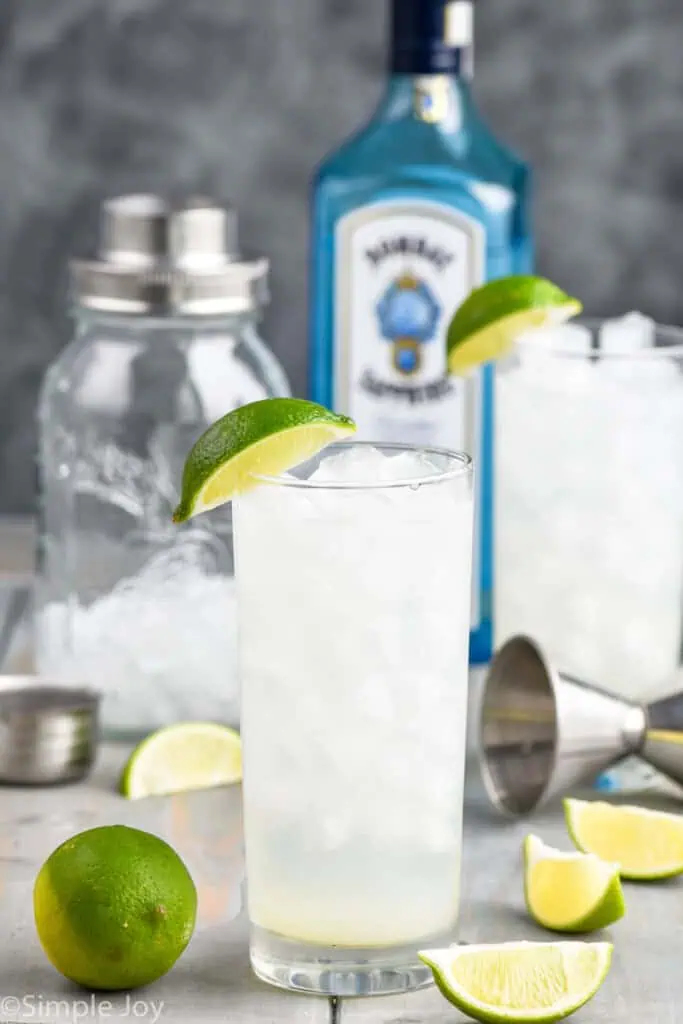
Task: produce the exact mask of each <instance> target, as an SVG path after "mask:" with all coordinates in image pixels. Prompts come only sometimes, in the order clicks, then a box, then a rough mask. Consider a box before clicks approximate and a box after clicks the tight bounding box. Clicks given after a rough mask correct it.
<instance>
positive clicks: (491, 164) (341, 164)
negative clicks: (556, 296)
mask: <svg viewBox="0 0 683 1024" xmlns="http://www.w3.org/2000/svg"><path fill="white" fill-rule="evenodd" d="M391 2H392V8H391V15H392V17H391V44H390V61H389V64H390V75H389V79H388V84H387V89H386V92H385V95H384V97H383V98H382V100H381V102H380V104H379V107H378V109H377V110H376V111H375V113H374V115H373V116H372V118H371V119H370V121H369V122H368V123H367V124H366V125H365V127H363V128H362V129H361V130H360V131H359V132H358V133H357V134H356V135H354V136H353V137H352V138H351V139H349V140H348V141H347V142H345V143H344V144H343V145H342V146H341V147H340V148H339V149H337V151H336V152H334V153H332V154H331V155H330V156H328V157H327V158H326V159H325V160H324V161H323V163H322V165H321V166H320V167H319V168H318V171H317V174H316V176H315V180H314V187H313V218H312V219H313V224H312V267H311V274H312V289H311V353H310V367H311V385H310V393H311V397H312V398H313V399H314V400H316V401H318V402H322V403H323V404H325V405H328V406H331V407H333V408H335V409H336V410H338V411H339V412H345V413H347V414H349V415H351V416H353V417H354V418H355V419H356V421H357V423H358V428H359V436H361V437H365V438H367V439H369V440H376V441H380V440H392V441H403V442H412V443H416V444H426V445H429V444H431V445H436V446H444V447H449V448H464V449H465V450H468V451H469V452H470V453H471V454H472V455H473V456H474V458H475V465H476V480H477V495H476V506H475V508H476V513H475V550H474V574H473V576H474V578H473V602H472V632H471V637H470V661H471V662H472V663H475V664H478V663H482V662H486V661H487V660H488V659H489V657H490V655H491V648H492V640H493V627H492V606H493V595H492V590H493V525H494V524H493V400H494V389H493V369H492V368H491V367H485V368H484V369H483V370H482V372H481V373H480V374H477V375H475V376H474V377H472V378H470V379H467V380H464V379H462V378H458V379H456V378H453V377H449V376H448V374H447V371H446V362H445V335H446V329H447V326H448V322H449V319H450V316H451V315H452V313H453V311H454V310H455V309H456V308H457V307H458V305H460V303H461V302H462V301H463V299H464V298H465V297H466V296H467V295H468V294H469V292H470V291H471V290H472V288H474V287H476V286H477V285H479V284H481V283H483V282H484V281H486V280H490V279H492V278H496V277H502V276H504V275H506V274H516V273H528V272H530V270H531V264H532V242H531V236H530V225H529V172H528V169H527V167H526V166H525V165H524V164H523V163H521V162H520V161H519V160H518V159H517V158H516V157H515V156H514V155H512V154H511V153H510V152H509V151H508V150H507V149H505V148H504V147H503V146H502V145H501V144H500V143H499V142H498V141H497V140H496V139H495V138H494V137H493V135H492V134H491V132H490V131H489V129H488V128H487V127H486V125H485V124H484V122H483V121H482V119H481V118H480V116H479V114H478V113H477V110H476V108H475V106H474V103H473V100H472V96H471V92H470V84H469V77H470V75H469V71H470V69H471V54H472V49H471V44H472V35H471V31H472V4H471V0H391Z"/></svg>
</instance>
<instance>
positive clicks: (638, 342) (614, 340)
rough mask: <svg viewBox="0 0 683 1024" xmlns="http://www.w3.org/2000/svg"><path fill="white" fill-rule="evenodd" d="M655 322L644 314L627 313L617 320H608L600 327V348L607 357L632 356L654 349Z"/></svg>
mask: <svg viewBox="0 0 683 1024" xmlns="http://www.w3.org/2000/svg"><path fill="white" fill-rule="evenodd" d="M655 330H656V326H655V322H654V320H653V319H652V318H651V317H649V316H644V315H643V314H642V313H627V314H626V315H625V316H622V317H619V318H617V319H615V320H606V321H605V322H604V323H603V324H602V326H601V327H600V332H599V348H600V351H601V352H603V353H605V355H630V354H631V353H633V352H642V351H643V350H644V349H648V348H653V347H654V344H655Z"/></svg>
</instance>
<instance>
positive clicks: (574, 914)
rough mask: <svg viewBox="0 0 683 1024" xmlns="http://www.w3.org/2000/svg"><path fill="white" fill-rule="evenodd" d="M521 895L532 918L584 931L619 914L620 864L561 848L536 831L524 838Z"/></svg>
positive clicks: (555, 928)
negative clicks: (551, 843)
mask: <svg viewBox="0 0 683 1024" xmlns="http://www.w3.org/2000/svg"><path fill="white" fill-rule="evenodd" d="M524 899H525V901H526V906H527V910H528V911H529V914H530V916H531V917H532V918H533V920H534V921H536V923H537V924H540V925H542V927H544V928H549V929H550V930H551V931H556V932H575V933H586V932H592V931H596V930H597V929H598V928H606V927H607V926H608V925H610V924H614V922H615V921H618V920H619V918H621V917H623V916H624V912H625V909H626V906H625V903H624V893H623V891H622V888H621V881H620V879H619V865H618V864H614V863H609V862H608V861H604V860H602V859H601V858H600V857H596V855H595V854H593V853H577V852H576V851H574V852H572V853H562V852H561V851H560V850H555V849H554V848H553V847H552V846H546V844H545V843H544V842H543V841H542V840H541V839H539V838H538V837H537V836H533V835H530V836H527V837H526V839H525V840H524Z"/></svg>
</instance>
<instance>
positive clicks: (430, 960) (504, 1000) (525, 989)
mask: <svg viewBox="0 0 683 1024" xmlns="http://www.w3.org/2000/svg"><path fill="white" fill-rule="evenodd" d="M419 956H420V959H421V960H423V961H424V963H426V964H428V965H429V966H430V967H431V968H432V971H433V972H434V980H435V981H436V984H437V985H438V987H439V989H440V990H441V992H442V994H443V995H444V996H445V997H446V999H448V1000H449V1002H451V1003H453V1005H454V1006H457V1008H458V1009H459V1010H461V1011H462V1013H465V1014H467V1016H468V1017H472V1018H473V1019H474V1020H479V1021H487V1022H494V1024H528V1022H532V1021H533V1022H534V1024H551V1022H552V1021H556V1020H562V1019H563V1018H564V1017H568V1016H569V1015H570V1014H571V1013H574V1011H575V1010H578V1009H579V1007H581V1006H584V1005H585V1003H587V1002H588V1000H589V999H591V998H592V997H593V996H594V995H595V993H596V992H597V990H598V989H599V988H600V985H601V984H602V982H603V981H604V980H605V977H606V976H607V972H608V971H609V967H610V962H611V958H612V946H611V944H610V943H609V942H579V941H575V942H501V943H496V944H491V945H480V946H451V947H449V948H448V949H433V950H424V951H423V952H421V953H420V954H419Z"/></svg>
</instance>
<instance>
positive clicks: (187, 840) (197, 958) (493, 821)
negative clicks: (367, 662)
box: [0, 745, 683, 1024]
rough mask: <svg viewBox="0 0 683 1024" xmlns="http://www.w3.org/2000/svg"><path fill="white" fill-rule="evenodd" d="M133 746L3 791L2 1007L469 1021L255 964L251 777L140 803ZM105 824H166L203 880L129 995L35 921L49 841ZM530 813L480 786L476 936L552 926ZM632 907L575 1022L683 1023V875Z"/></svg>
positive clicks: (638, 896)
mask: <svg viewBox="0 0 683 1024" xmlns="http://www.w3.org/2000/svg"><path fill="white" fill-rule="evenodd" d="M126 755H127V749H126V748H122V747H117V746H112V745H105V746H104V747H103V748H102V750H101V754H100V757H99V760H98V764H97V766H96V769H95V771H94V773H93V775H92V776H91V778H90V779H89V780H88V781H87V782H85V783H80V784H78V785H73V786H69V787H62V788H49V789H35V790H27V789H15V788H4V789H1V790H0V915H1V920H2V924H3V928H4V935H5V938H6V940H7V941H6V942H5V943H3V955H2V957H1V958H0V1020H2V1021H12V1022H15V1021H28V1020H41V1021H44V1022H49V1024H61V1022H62V1021H68V1022H74V1024H76V1022H78V1021H79V1020H83V1021H87V1020H101V1021H104V1020H107V1019H113V1020H116V1019H120V1018H126V1017H127V1018H128V1019H129V1020H133V1019H139V1020H147V1021H151V1022H155V1021H156V1020H160V1021H162V1022H163V1024H171V1022H175V1021H177V1022H183V1024H190V1022H204V1021H206V1022H212V1021H222V1020H229V1021H231V1022H242V1021H244V1022H250V1021H254V1022H260V1021H273V1022H275V1021H278V1022H282V1021H287V1020H290V1019H291V1020H297V1021H303V1022H310V1024H318V1022H320V1024H322V1022H327V1021H328V1020H330V1021H331V1020H332V1018H333V1016H334V1015H336V1018H337V1019H339V1018H340V1015H341V1020H342V1021H343V1022H344V1024H352V1022H357V1021H362V1020H363V1021H372V1022H377V1024H380V1022H381V1024H418V1022H420V1021H430V1022H434V1024H437V1022H438V1024H456V1022H458V1021H460V1020H463V1019H464V1018H462V1017H461V1016H460V1015H459V1014H458V1013H457V1011H455V1010H454V1009H453V1008H452V1007H451V1006H450V1005H449V1004H448V1003H447V1002H446V1001H445V1000H444V999H443V998H442V997H441V996H440V995H439V993H438V992H437V991H436V990H434V989H426V990H423V991H421V992H415V993H410V994H407V995H405V996H402V997H393V996H392V997H384V998H375V999H359V1000H353V1001H345V1002H344V1004H343V1005H342V1006H339V1007H334V1006H333V1005H332V1004H331V1003H329V1002H328V1001H327V1000H325V999H316V998H307V997H303V996H295V995H288V994H286V993H283V992H280V991H278V990H276V989H273V988H270V987H268V986H266V985H263V984H261V983H260V982H258V981H257V980H256V979H255V978H253V976H252V975H251V973H250V969H249V964H248V956H247V928H246V922H245V917H244V911H243V864H242V850H241V847H242V843H241V806H240V789H239V787H237V786H235V787H231V788H225V789H215V790H208V791H204V792H197V793H190V794H182V795H178V796H173V797H164V798H151V799H148V800H141V801H136V802H130V801H127V800H125V799H124V798H122V797H120V796H119V795H118V794H117V793H116V781H117V778H118V775H119V772H120V770H121V766H122V764H123V761H124V759H125V757H126ZM105 823H124V824H128V825H132V826H135V827H138V828H144V829H147V830H149V831H151V832H155V833H157V834H158V835H160V836H163V837H164V838H165V839H166V840H168V841H169V842H170V843H171V844H172V845H173V846H174V847H175V848H176V849H177V850H178V852H179V853H180V854H181V856H182V857H183V858H184V859H185V861H186V862H187V864H188V867H189V868H190V870H191V872H192V874H193V876H194V878H195V881H196V883H197V888H198V892H199V918H198V926H197V931H196V933H195V936H194V938H193V940H192V942H191V944H190V946H189V948H188V950H187V952H186V953H185V955H184V956H183V957H182V958H181V960H180V961H179V962H178V964H177V965H176V967H175V968H174V969H173V970H172V971H171V972H170V973H169V974H168V975H167V976H166V977H165V978H162V979H161V980H160V981H158V982H157V983H156V984H155V985H152V986H150V987H149V988H147V989H144V990H138V991H137V992H135V993H132V994H131V995H126V994H117V995H106V996H102V997H100V996H93V995H91V994H90V993H87V992H84V991H82V990H80V989H78V988H76V987H74V986H73V985H71V984H70V983H69V982H67V981H66V980H65V979H63V978H62V977H61V976H60V975H59V974H57V973H56V971H55V970H54V969H53V968H52V967H51V965H50V964H49V963H48V961H47V960H46V958H45V956H44V955H43V953H42V950H41V948H40V946H39V943H38V940H37V937H36V934H35V929H34V926H33V920H32V901H31V894H32V885H33V880H34V878H35V875H36V873H37V871H38V869H39V867H40V865H41V864H42V862H43V861H44V859H45V858H46V857H47V856H48V855H49V854H50V852H51V851H52V850H53V849H54V847H55V846H57V845H58V844H59V843H60V842H62V841H63V840H64V839H66V838H67V837H68V836H69V835H71V834H73V833H75V832H78V831H81V830H82V829H86V828H91V827H94V826H96V825H100V824H105ZM533 828H534V831H536V832H538V833H539V834H540V835H541V836H542V837H543V838H544V839H545V840H546V841H547V842H549V843H551V844H557V845H558V846H564V847H565V848H568V840H567V836H566V832H565V829H564V824H563V820H562V815H561V811H560V809H559V808H558V807H555V808H552V809H549V810H547V811H544V812H542V813H541V814H540V815H539V816H538V817H537V818H536V819H535V820H534V823H533ZM528 829H529V825H528V823H514V824H510V823H503V822H501V821H500V820H499V819H497V818H494V817H493V816H492V814H491V812H490V811H489V810H488V808H487V807H486V806H485V804H484V803H483V800H482V798H481V796H480V795H479V790H478V785H477V782H476V780H471V782H470V784H469V786H468V798H467V801H466V821H465V848H464V849H465V852H464V862H463V908H462V917H461V938H462V940H463V941H467V942H484V941H502V940H505V939H512V938H515V939H519V938H529V939H534V938H535V939H543V938H546V939H547V938H549V937H550V936H549V935H548V933H545V932H543V931H541V930H540V929H538V928H536V927H535V926H534V925H533V924H532V923H531V921H530V920H529V919H528V917H527V915H526V913H525V911H524V904H523V894H522V873H521V861H520V846H521V841H522V838H523V836H524V835H525V834H526V832H527V831H528ZM627 901H628V913H627V916H626V918H625V919H624V920H623V921H621V922H619V923H618V924H617V925H616V926H615V927H614V929H613V931H612V934H611V935H610V937H611V938H613V940H614V943H615V950H614V960H613V966H612V970H611V972H610V975H609V977H608V978H607V981H606V982H605V984H604V986H603V988H602V989H601V991H600V992H599V993H598V995H597V996H596V997H595V999H594V1000H593V1002H592V1003H591V1004H589V1006H587V1007H586V1008H585V1009H584V1010H582V1011H580V1012H579V1013H578V1014H577V1015H576V1017H575V1018H574V1019H575V1020H576V1021H577V1024H603V1022H608V1021H609V1022H612V1024H622V1022H624V1024H625V1022H629V1024H640V1022H641V1021H642V1022H643V1024H645V1022H646V1021H647V1022H648V1024H650V1022H652V1024H677V1022H678V1021H679V1020H680V1017H679V1014H678V1011H679V1006H680V1005H681V1002H682V1001H683V972H681V971H680V968H679V957H680V952H679V951H680V949H681V948H683V886H682V885H681V884H678V883H676V882H670V883H667V884H653V885H640V886H629V887H628V890H627Z"/></svg>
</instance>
